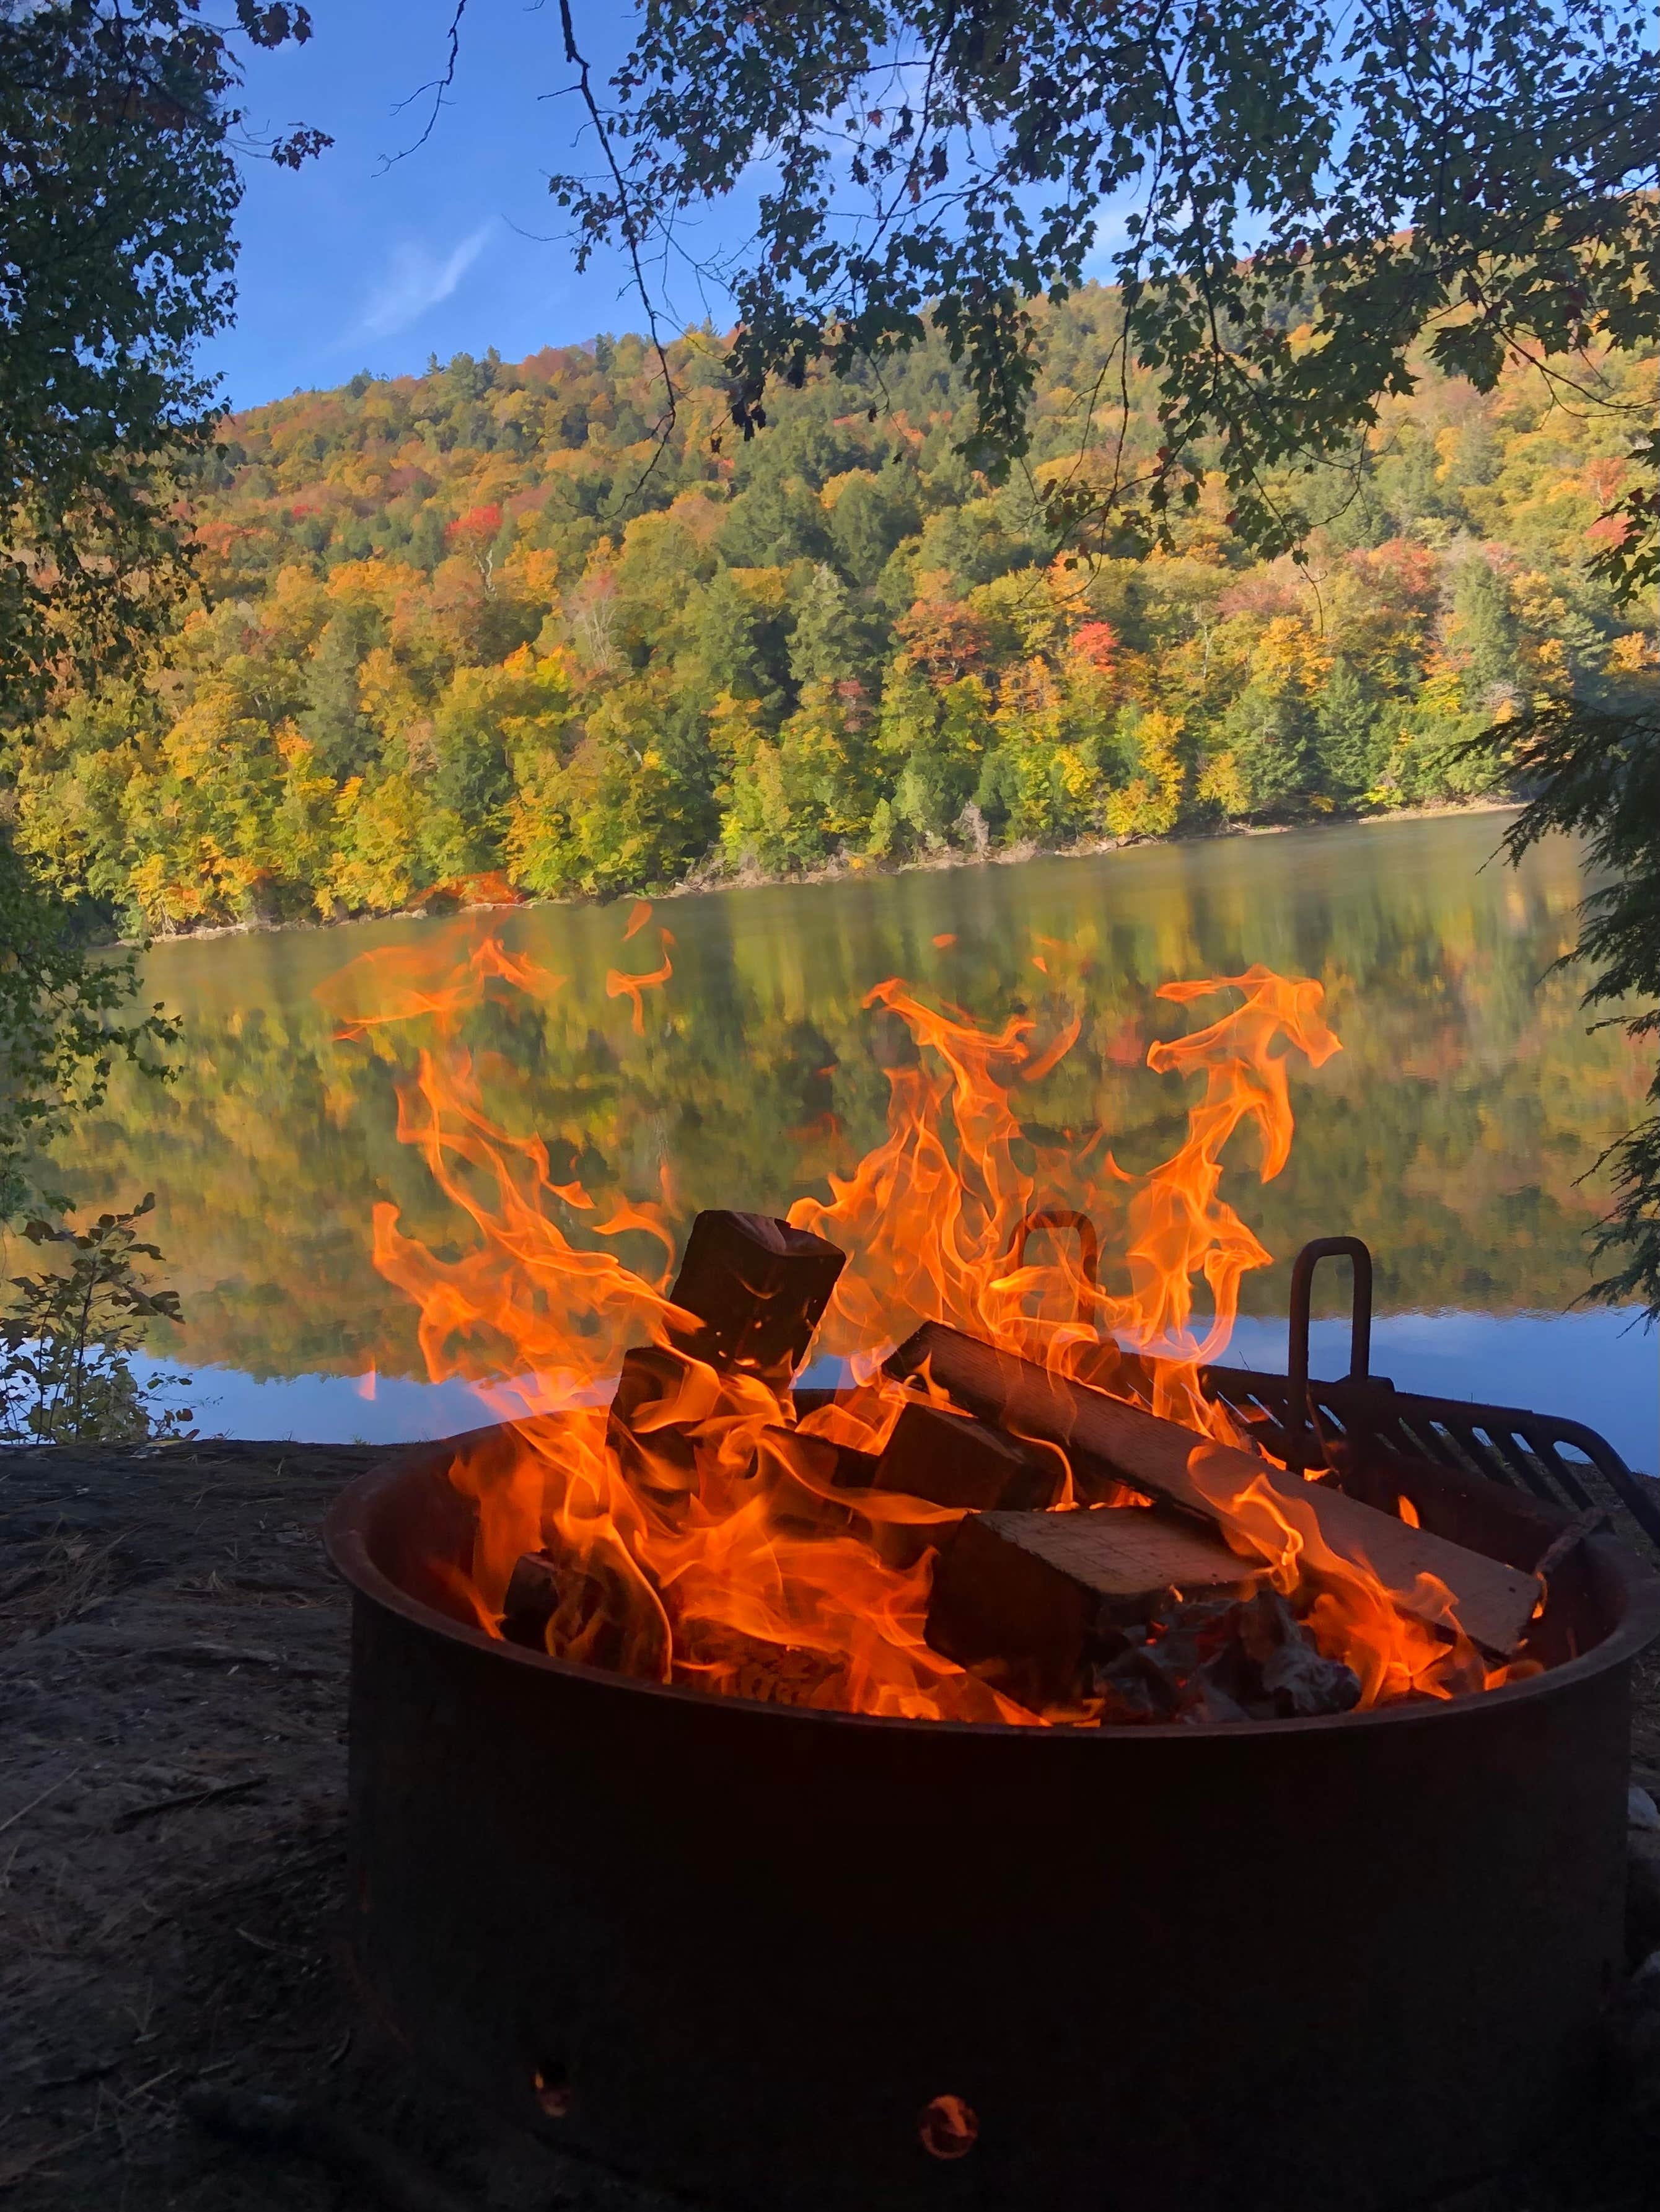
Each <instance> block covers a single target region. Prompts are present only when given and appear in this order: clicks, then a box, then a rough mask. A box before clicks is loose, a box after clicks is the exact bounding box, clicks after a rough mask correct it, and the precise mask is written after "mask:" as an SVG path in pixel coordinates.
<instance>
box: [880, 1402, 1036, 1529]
mask: <svg viewBox="0 0 1660 2212" xmlns="http://www.w3.org/2000/svg"><path fill="white" fill-rule="evenodd" d="M1046 1462H1047V1463H1046ZM871 1486H872V1488H873V1489H875V1490H902V1491H903V1492H905V1493H906V1494H907V1496H909V1497H911V1498H926V1499H927V1502H928V1504H931V1505H945V1506H949V1507H951V1508H952V1509H953V1510H957V1511H961V1512H964V1513H979V1512H986V1511H988V1510H990V1509H991V1508H993V1507H994V1506H1000V1505H1002V1506H1028V1507H1031V1506H1039V1505H1049V1504H1053V1502H1054V1500H1055V1493H1056V1492H1057V1491H1058V1490H1059V1488H1060V1486H1061V1465H1060V1462H1059V1458H1058V1456H1057V1455H1055V1454H1053V1453H1049V1452H1045V1451H1042V1450H1041V1449H1040V1450H1036V1451H1034V1450H1033V1449H1031V1448H1030V1447H1023V1446H1022V1445H1021V1444H1019V1443H1017V1442H1016V1441H1015V1439H1014V1438H1013V1437H1006V1436H1005V1435H1003V1434H1002V1433H1001V1431H999V1430H997V1429H994V1428H989V1427H988V1425H986V1423H985V1422H983V1421H976V1420H975V1419H972V1418H971V1417H970V1416H969V1415H967V1414H964V1413H952V1412H951V1411H950V1410H949V1409H948V1408H947V1407H944V1406H930V1405H926V1404H924V1403H923V1401H921V1399H916V1400H914V1401H912V1402H911V1403H910V1404H909V1405H908V1406H907V1407H905V1408H904V1409H903V1412H902V1413H901V1414H900V1416H899V1419H897V1421H896V1422H895V1424H894V1425H893V1431H892V1433H891V1435H890V1437H888V1441H887V1443H886V1444H885V1446H884V1447H883V1449H882V1455H881V1457H880V1458H879V1460H878V1462H877V1464H876V1470H875V1473H874V1474H873V1478H872V1483H871Z"/></svg>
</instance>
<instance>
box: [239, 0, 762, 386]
mask: <svg viewBox="0 0 1660 2212" xmlns="http://www.w3.org/2000/svg"><path fill="white" fill-rule="evenodd" d="M574 13H575V18H576V22H577V28H578V36H579V38H581V39H583V40H586V41H587V42H588V44H587V52H588V55H589V58H590V60H592V61H593V63H594V64H595V65H596V69H597V70H603V68H604V67H605V65H606V64H609V63H610V62H611V61H612V60H613V59H614V58H616V57H617V54H618V53H620V52H621V51H622V47H623V43H624V41H625V40H626V37H627V34H628V31H629V25H630V22H631V20H632V19H631V15H630V14H629V11H627V10H626V9H618V8H610V9H607V8H604V7H602V6H600V5H598V4H596V0H577V5H576V7H575V10H574ZM452 14H453V0H323V4H322V5H320V6H319V5H317V4H316V0H313V18H314V21H315V23H316V32H315V35H314V36H313V39H312V40H311V42H310V43H309V44H308V45H307V46H303V47H301V48H298V49H291V50H289V51H288V52H282V53H277V54H271V55H256V56H254V57H253V58H252V61H251V63H250V65H249V68H248V72H247V88H246V107H247V110H248V114H249V119H250V122H251V124H252V125H254V126H255V127H256V128H259V127H263V128H268V129H270V130H272V131H285V130H288V129H290V128H292V127H293V126H294V125H296V124H301V123H306V124H313V125H317V126H318V127H319V129H322V130H325V131H330V132H331V133H332V135H333V137H334V140H335V143H334V145H333V146H332V147H331V148H330V149H329V150H328V151H327V152H326V153H325V154H324V155H321V156H320V157H319V159H318V160H317V161H313V162H310V163H307V166H306V167H305V168H304V169H303V170H301V172H300V173H298V174H297V175H296V174H295V173H294V172H293V171H291V170H288V169H278V168H277V167H276V166H275V165H274V164H273V163H271V162H269V161H251V162H250V163H249V164H248V167H247V191H246V197H245V198H244V200H243V204H242V208H241V212H240V218H239V221H238V234H239V237H240V243H241V259H240V271H239V280H238V281H239V289H240V306H239V309H238V315H237V320H236V325H235V327H234V329H232V330H229V331H225V332H223V333H222V335H221V336H219V337H216V339H214V340H213V341H212V343H210V345H208V346H206V347H205V348H204V350H203V361H204V366H205V367H206V368H209V369H210V370H211V371H213V372H215V373H216V374H218V375H219V376H220V377H221V379H222V383H223V388H224V391H225V393H226V396H227V397H228V398H229V399H230V401H231V403H232V404H233V405H234V406H238V407H247V406H253V405H256V404H258V403H259V402H260V401H262V400H265V399H275V398H282V397H283V395H285V394H286V393H288V392H293V391H295V390H297V389H300V388H302V387H305V386H331V385H337V384H341V383H344V380H346V378H348V377H349V376H350V375H351V374H353V373H354V372H355V371H356V370H357V369H360V368H368V369H370V370H373V371H374V372H376V373H377V374H399V373H402V372H404V371H418V370H419V369H421V368H423V367H424V366H425V363H426V360H427V356H428V355H429V353H435V354H437V356H439V358H440V359H441V360H447V359H448V357H449V356H450V355H452V354H453V353H457V352H460V351H466V352H469V353H483V351H484V349H485V348H486V347H488V346H491V345H494V346H496V348H497V349H499V350H500V352H501V353H502V355H503V356H504V357H505V358H506V359H508V360H509V361H514V360H518V359H520V358H521V357H522V356H524V355H526V354H528V353H533V352H534V351H535V350H536V349H537V348H538V346H543V345H549V344H564V343H572V342H574V341H576V340H579V339H582V338H587V337H593V334H594V333H595V332H596V331H622V330H625V329H638V328H639V327H640V325H641V321H642V316H641V312H640V309H639V307H638V304H637V302H635V301H634V300H633V299H632V298H631V297H630V296H629V294H628V291H627V286H626V272H625V270H624V268H623V264H622V263H621V261H620V258H618V257H616V256H612V255H608V256H606V257H605V258H604V259H603V260H599V261H596V264H595V265H594V266H593V267H592V268H591V269H590V270H588V271H587V273H586V274H585V275H583V276H577V275H576V273H575V270H574V268H573V266H572V257H571V252H570V249H569V245H568V244H567V243H565V242H564V241H563V240H562V238H561V236H560V233H561V232H562V228H563V227H564V225H565V222H566V221H567V218H565V217H564V216H562V213H561V210H559V209H557V208H556V207H555V205H554V204H553V203H552V201H551V200H550V197H549V196H548V192H547V185H546V179H547V176H548V173H549V172H550V170H552V169H555V168H557V167H568V166H569V167H586V166H587V161H588V159H589V154H585V153H584V152H583V151H582V150H581V149H580V148H576V147H575V137H576V132H577V129H578V125H579V124H580V123H581V119H582V118H581V111H580V109H579V108H578V106H577V103H576V101H575V99H574V98H572V97H569V96H565V97H560V96H558V95H559V94H561V92H562V88H564V87H566V86H567V85H569V82H571V77H572V72H571V70H569V67H568V66H567V64H566V63H565V62H564V60H563V58H562V52H561V47H560V41H559V17H558V11H557V9H556V8H555V7H552V6H536V5H531V6H526V4H525V0H470V4H469V7H468V9H467V13H466V15H465V19H464V21H463V25H462V38H461V49H460V58H459V65H458V68H457V71H456V77H455V83H454V86H453V89H452V91H451V92H450V94H448V95H447V104H446V105H445V106H444V108H443V110H442V112H441V114H440V116H439V118H438V121H437V123H436V125H435V128H434V131H433V132H432V135H431V137H429V140H428V141H427V143H425V144H424V145H423V146H421V147H419V148H418V149H417V150H416V151H414V152H413V153H410V154H409V155H407V157H406V158H405V159H404V160H401V161H399V160H394V161H392V162H391V163H390V166H388V165H387V157H388V156H391V155H397V154H398V152H399V151H400V149H404V148H406V147H408V146H409V145H410V143H411V142H412V141H413V140H414V139H415V138H416V137H417V136H418V134H419V132H420V130H421V128H422V125H423V122H424V121H425V118H426V116H427V114H428V113H429V110H430V96H429V95H428V96H427V97H425V98H417V99H416V100H414V101H413V102H412V103H411V104H410V106H406V107H404V109H403V111H402V112H396V111H397V106H398V102H399V101H404V100H409V99H410V94H415V93H416V92H417V88H418V87H419V86H421V85H422V84H423V83H424V82H429V80H431V79H433V78H434V77H435V76H437V75H438V74H439V73H440V71H441V69H442V66H443V62H444V57H445V50H446V34H447V29H448V27H449V22H450V18H451V15H452ZM550 95H552V96H550ZM591 148H592V142H591V141H590V142H589V149H590V153H591ZM573 156H574V158H573ZM747 227H748V226H747V224H746V222H745V221H744V219H743V216H742V214H741V212H740V211H739V210H736V209H734V210H732V211H730V212H729V213H726V214H723V215H721V216H715V217H713V218H710V219H708V220H707V221H706V222H705V225H704V228H703V233H702V235H703V237H704V238H705V239H706V240H708V241H709V242H710V243H713V242H714V241H715V240H721V242H725V241H726V240H727V239H728V238H731V239H733V240H736V239H739V238H741V237H742V235H743V234H744V233H745V230H746V228H747ZM526 234H529V235H526ZM672 305H673V306H674V307H675V308H676V309H677V310H678V313H679V314H680V315H681V317H683V318H684V319H689V320H695V319H697V318H698V317H699V316H701V315H702V313H704V311H705V308H706V307H707V308H708V311H709V312H710V313H713V315H714V318H715V319H716V321H717V322H720V321H721V320H722V319H724V308H725V302H724V301H722V300H721V299H720V298H718V297H717V298H712V299H709V300H708V301H705V300H704V299H702V297H700V296H699V295H698V293H697V291H696V287H695V285H694V284H692V283H690V281H688V280H687V278H686V277H685V276H684V273H683V274H682V275H681V276H679V277H678V279H677V280H676V283H675V285H674V287H673V299H672Z"/></svg>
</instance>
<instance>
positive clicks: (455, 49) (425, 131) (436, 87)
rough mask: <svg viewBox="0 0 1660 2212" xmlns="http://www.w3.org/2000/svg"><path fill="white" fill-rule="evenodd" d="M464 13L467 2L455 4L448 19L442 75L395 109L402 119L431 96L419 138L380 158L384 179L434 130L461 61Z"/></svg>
mask: <svg viewBox="0 0 1660 2212" xmlns="http://www.w3.org/2000/svg"><path fill="white" fill-rule="evenodd" d="M466 12H467V0H455V13H454V15H452V16H451V18H450V27H449V52H448V54H447V57H446V58H445V62H444V70H443V74H442V75H441V76H435V77H433V78H431V79H430V80H429V82H427V83H425V84H418V85H417V87H416V88H415V90H414V91H413V92H412V93H410V94H409V95H408V98H406V99H404V100H399V101H398V103H397V105H396V106H394V108H393V110H392V112H393V114H394V115H401V114H402V113H403V112H404V109H405V108H406V107H408V106H410V103H411V102H412V101H414V100H419V99H420V97H421V95H422V94H423V92H429V93H430V94H432V112H431V113H430V114H429V116H428V118H427V119H426V121H425V123H424V124H423V125H422V126H421V131H420V135H419V137H416V138H413V139H411V140H410V143H409V144H408V145H407V146H405V147H404V149H403V151H402V152H401V153H398V154H383V155H381V156H380V170H381V173H382V174H383V175H384V174H385V173H386V171H387V170H388V169H390V168H391V167H392V165H393V163H394V162H397V161H407V160H408V159H409V156H410V155H411V154H413V153H414V152H415V151H416V149H417V147H421V146H424V145H425V144H426V143H427V141H428V139H429V138H430V137H431V136H432V134H433V132H434V131H435V130H436V128H437V126H438V117H439V112H440V111H441V108H442V107H443V105H444V94H446V93H447V91H448V90H449V88H450V87H451V86H452V85H453V83H454V82H455V65H456V64H457V63H458V62H459V59H460V58H461V18H462V17H463V15H465V14H466Z"/></svg>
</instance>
